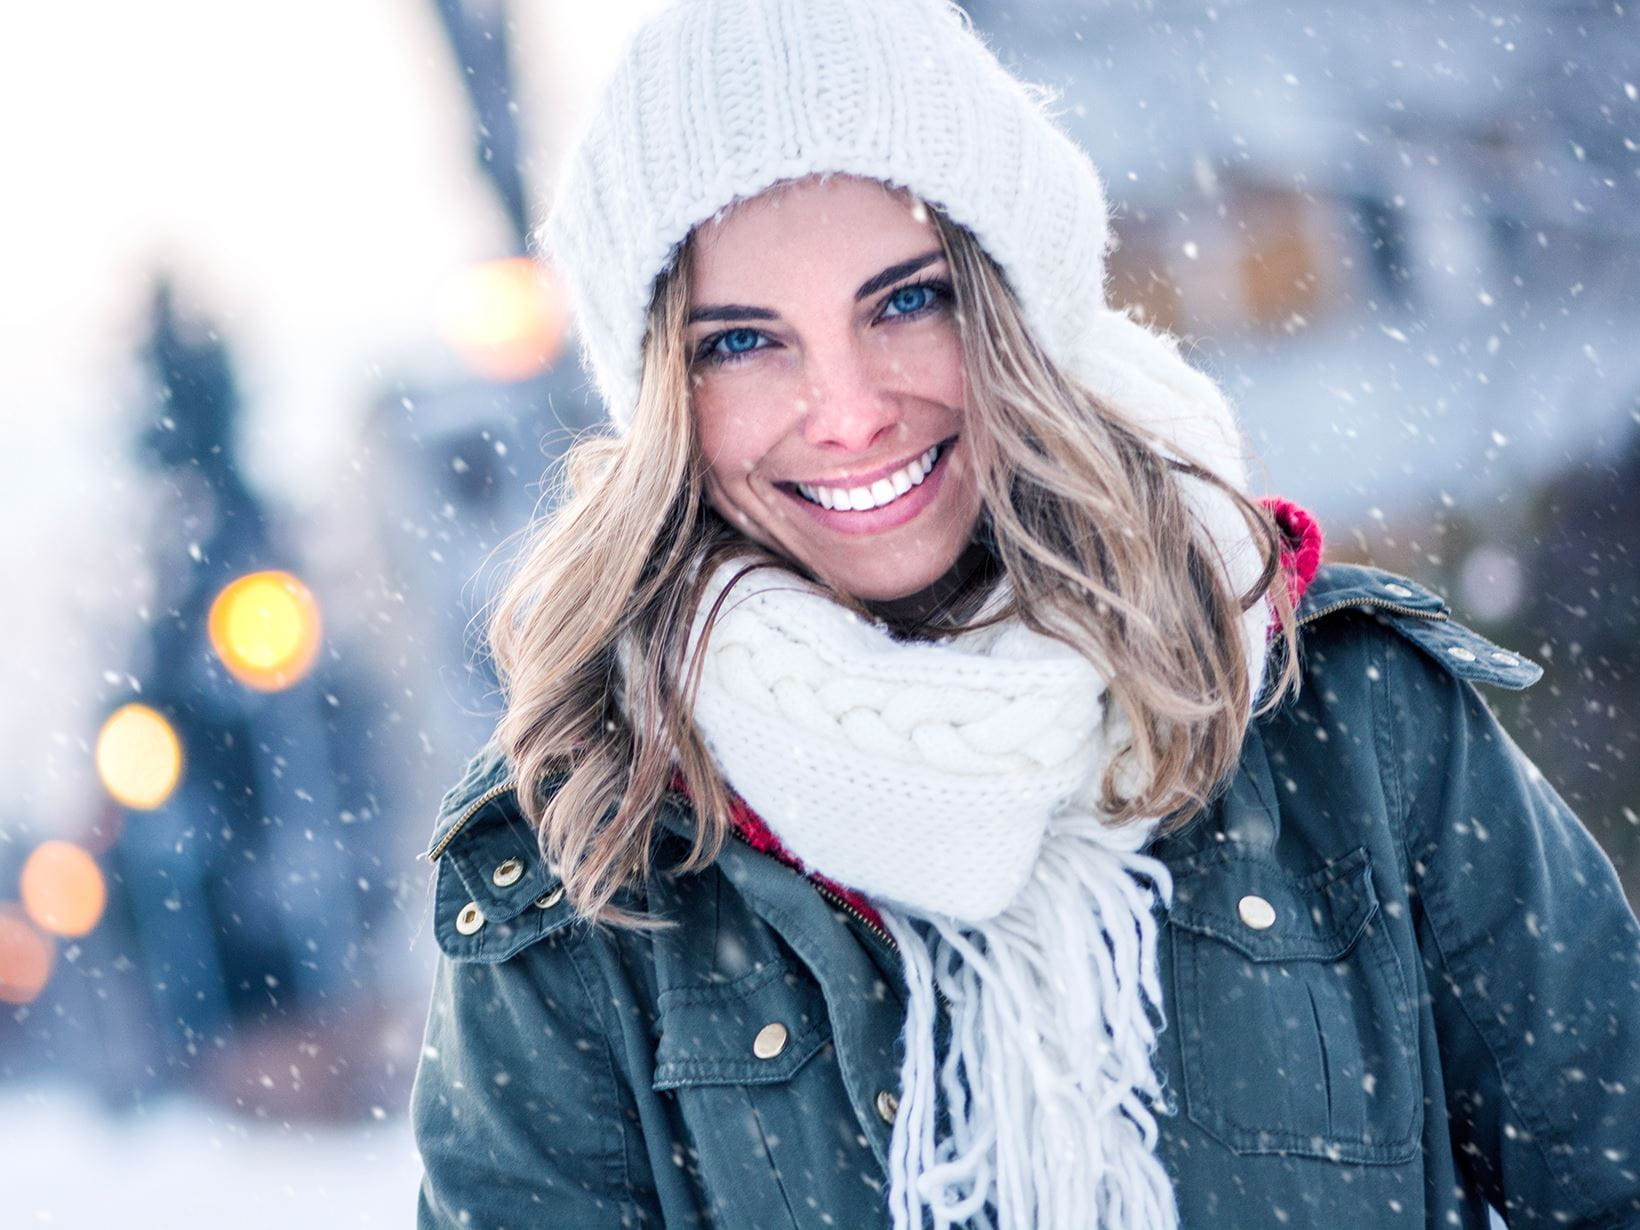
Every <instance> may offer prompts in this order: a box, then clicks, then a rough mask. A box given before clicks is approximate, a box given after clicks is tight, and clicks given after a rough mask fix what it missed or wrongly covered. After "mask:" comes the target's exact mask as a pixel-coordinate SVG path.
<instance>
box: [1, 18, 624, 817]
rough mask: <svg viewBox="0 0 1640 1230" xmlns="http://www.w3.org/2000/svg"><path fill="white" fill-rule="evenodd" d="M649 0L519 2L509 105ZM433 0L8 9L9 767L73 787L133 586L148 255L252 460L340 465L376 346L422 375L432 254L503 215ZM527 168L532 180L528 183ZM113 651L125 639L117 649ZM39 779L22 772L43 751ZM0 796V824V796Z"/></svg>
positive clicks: (49, 790) (295, 496)
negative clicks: (92, 693)
mask: <svg viewBox="0 0 1640 1230" xmlns="http://www.w3.org/2000/svg"><path fill="white" fill-rule="evenodd" d="M653 7H655V0H600V3H598V4H596V5H586V4H582V3H576V2H575V0H539V2H537V3H532V4H527V5H518V6H516V8H517V10H518V15H519V19H520V28H519V31H518V45H517V48H516V51H517V57H518V59H519V61H520V63H521V66H522V68H523V70H524V71H523V75H524V81H523V83H522V89H521V99H522V103H523V109H524V116H525V122H526V124H528V125H530V131H531V134H532V135H533V138H534V140H535V141H536V142H537V144H538V146H539V148H541V149H543V150H544V151H545V152H544V155H543V157H542V158H541V159H540V160H539V161H540V165H541V166H543V167H550V166H551V164H552V161H553V159H552V156H551V154H552V149H553V147H554V145H555V143H556V139H557V138H556V132H557V127H558V125H561V124H564V123H568V122H572V121H573V117H574V113H575V107H576V105H577V103H578V100H579V98H580V96H581V94H582V93H583V91H584V90H585V88H586V87H587V85H588V84H589V83H590V82H592V81H595V80H596V79H597V77H598V76H599V75H600V74H601V73H602V72H603V71H604V66H605V64H606V63H607V61H608V59H609V57H610V56H611V55H613V53H614V50H615V49H616V48H617V47H618V45H619V40H620V39H621V37H622V36H623V34H624V32H625V31H626V30H627V29H628V28H629V27H630V26H631V25H632V24H633V23H634V22H636V21H637V20H638V19H639V17H640V16H641V14H642V13H643V12H644V11H646V10H648V9H652V8H653ZM468 123H469V120H468V114H467V111H466V104H465V102H464V100H463V99H462V97H461V95H460V92H459V87H458V82H457V77H456V75H455V72H454V69H453V67H452V66H451V63H450V57H449V53H448V51H447V49H446V47H445V44H444V42H443V40H442V37H441V35H440V33H439V30H438V26H437V22H436V18H435V15H434V8H433V4H432V0H423V2H421V3H406V2H405V0H347V2H346V3H341V4H338V3H334V2H328V0H279V2H277V3H274V2H271V0H234V2H233V3H230V4H223V3H220V0H145V2H144V3H142V4H129V3H125V2H123V0H80V2H77V3H76V2H74V0H61V2H54V3H40V4H26V5H13V6H9V7H8V11H7V13H6V16H5V17H4V19H3V20H0V159H3V162H4V165H5V167H6V174H5V179H6V182H7V184H8V189H7V191H6V193H5V195H4V198H3V203H0V223H3V224H0V270H4V271H5V282H4V286H3V288H0V355H3V359H0V419H3V421H4V424H5V429H6V430H5V448H4V449H0V576H4V577H6V578H7V581H8V585H7V589H8V590H9V591H10V592H11V593H12V594H13V595H14V598H13V599H12V600H10V601H8V602H7V603H6V604H5V605H4V607H0V637H4V640H5V643H6V645H7V650H6V652H7V656H8V657H10V658H13V660H14V661H16V662H17V663H18V667H17V669H16V670H15V671H14V670H12V669H8V671H7V676H8V687H7V697H6V700H5V702H4V705H3V707H0V772H3V773H5V774H6V780H8V781H11V782H13V783H15V782H16V781H17V780H18V776H17V774H16V773H14V772H13V771H12V770H14V769H19V768H20V767H21V766H30V772H28V773H27V774H24V775H23V777H24V779H25V780H28V779H32V780H33V781H34V782H35V783H37V784H38V789H37V790H36V789H31V790H30V791H29V793H30V794H31V796H33V797H31V798H28V799H24V800H21V801H22V803H23V806H24V807H25V808H26V809H27V810H29V811H31V812H35V813H36V814H37V815H38V814H39V812H40V811H42V810H45V811H50V810H52V809H56V808H63V809H67V810H69V811H73V810H76V809H77V807H79V806H82V805H83V803H84V801H85V796H84V794H83V793H82V788H81V785H80V782H79V779H80V778H81V776H82V774H83V770H84V767H85V765H86V761H85V758H84V754H83V752H82V751H81V750H80V749H79V748H78V746H77V742H76V741H77V740H80V739H83V738H86V737H87V736H88V731H87V729H86V723H87V721H88V720H90V719H88V714H87V711H86V708H85V703H84V700H85V696H86V695H87V693H88V692H89V688H88V687H87V686H86V680H85V675H86V669H87V664H88V661H87V660H88V650H89V651H90V653H89V657H90V659H91V660H90V663H89V664H90V665H91V666H92V667H93V668H95V669H96V672H97V673H98V674H100V672H101V670H102V669H103V668H112V667H115V666H118V665H120V662H119V661H117V660H110V661H108V662H101V661H100V660H98V659H97V657H96V655H97V653H98V652H99V651H100V650H101V649H102V648H103V647H101V646H98V645H96V644H94V643H92V642H94V641H95V639H96V638H97V637H98V636H99V635H100V633H101V631H102V628H103V624H104V621H105V620H106V619H109V618H112V617H114V616H116V615H118V614H120V613H122V612H125V613H128V608H130V607H131V606H133V605H134V604H133V603H132V600H131V593H130V589H129V579H130V577H131V575H132V574H133V573H134V572H135V570H136V569H135V563H136V556H135V552H136V550H137V549H138V545H139V541H140V535H139V534H137V533H135V532H133V529H132V527H133V525H134V523H135V522H134V519H135V518H140V516H141V515H142V512H143V509H142V508H141V507H139V505H138V503H137V494H136V491H135V489H134V487H133V485H132V484H131V483H130V482H129V481H128V475H129V469H128V467H129V461H128V454H129V443H128V442H129V438H130V433H131V427H132V423H133V417H132V416H133V413H134V411H135V410H136V409H137V408H138V402H137V396H138V386H137V385H136V379H137V373H136V371H135V369H134V367H133V365H132V361H131V350H132V347H133V345H134V344H135V342H136V341H137V339H138V338H139V337H140V335H141V332H142V330H143V327H144V324H145V321H144V311H145V308H146V305H147V299H148V294H149V285H150V283H149V278H150V275H151V274H152V272H153V271H154V270H155V269H157V268H161V267H163V268H166V269H169V270H171V271H173V272H175V273H176V274H177V275H178V277H179V279H180V282H181V291H182V296H183V298H184V300H185V302H187V303H190V304H192V305H195V306H197V307H198V308H199V309H201V310H203V311H205V312H207V313H208V314H209V315H210V316H211V317H213V318H214V319H215V320H217V321H218V322H220V323H221V325H222V326H223V327H224V329H225V331H226V332H227V333H228V334H229V336H230V338H231V340H232V342H233V344H234V347H235V359H236V362H237V364H238V370H239V373H240V376H241V379H242V381H243V386H244V391H245V393H246V395H247V405H246V420H245V429H246V450H245V453H246V455H245V460H246V463H247V468H248V470H249V473H250V474H251V476H252V478H253V480H255V481H256V482H257V483H258V485H259V486H260V487H261V488H262V489H263V490H264V491H266V492H268V493H269V494H271V495H273V496H274V497H276V498H278V499H281V500H283V501H288V502H290V503H292V504H294V505H296V506H298V507H312V506H314V505H319V504H322V503H323V501H324V499H325V497H326V492H327V490H328V489H330V488H331V487H332V486H333V484H335V483H337V482H339V481H344V476H345V473H346V470H345V468H344V467H345V456H346V449H347V446H348V442H349V441H350V439H351V438H352V435H353V432H354V431H355V430H356V424H357V422H358V419H359V416H360V415H361V412H362V411H363V408H364V404H365V400H366V398H367V397H368V396H369V395H370V393H371V392H372V390H373V389H374V388H375V386H376V383H377V370H378V367H379V368H382V369H386V370H389V371H398V372H403V371H405V370H406V369H408V370H409V372H410V374H412V375H415V374H429V368H437V367H438V366H439V365H441V364H443V363H445V362H446V361H447V360H446V359H445V357H444V355H443V352H442V351H441V349H440V347H439V345H438V343H437V340H436V338H435V336H434V334H433V331H432V321H433V319H434V316H435V313H436V308H437V305H438V297H439V294H440V290H441V287H442V286H443V284H444V279H445V278H446V277H447V276H448V275H449V274H450V272H451V271H452V270H454V269H456V268H458V267H459V266H460V265H461V264H462V263H463V262H466V261H469V260H472V259H475V258H481V257H485V256H490V255H495V254H497V253H498V252H499V251H500V250H501V249H502V248H503V247H504V245H505V242H506V236H505V232H504V226H503V222H502V219H501V215H500V212H499V210H498V209H497V208H496V207H495V205H494V203H493V201H492V199H491V197H490V195H489V189H488V186H487V185H486V184H485V183H483V182H482V180H481V179H480V177H479V175H478V174H477V172H476V171H475V170H474V169H473V161H472V156H471V153H470V137H469V135H468V128H467V125H468ZM538 187H539V188H542V189H544V188H545V187H546V185H545V184H541V185H538ZM106 649H107V652H108V654H109V655H111V656H113V657H115V658H117V656H118V655H119V654H120V653H121V652H122V651H123V649H124V646H123V645H114V646H107V647H106ZM42 767H43V768H44V769H45V774H44V776H45V779H46V780H44V781H41V773H40V771H41V769H42ZM7 796H11V797H12V798H13V799H15V797H16V795H15V791H7V792H5V794H0V830H3V829H4V827H5V823H6V819H7V812H6V810H5V809H6V807H7Z"/></svg>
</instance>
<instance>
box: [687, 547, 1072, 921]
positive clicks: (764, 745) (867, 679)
mask: <svg viewBox="0 0 1640 1230" xmlns="http://www.w3.org/2000/svg"><path fill="white" fill-rule="evenodd" d="M737 571H738V569H736V568H735V567H734V566H733V565H726V566H725V567H724V568H723V570H722V571H720V573H719V574H718V576H717V577H716V578H714V582H713V585H712V587H711V589H710V590H709V591H708V594H707V597H706V599H705V600H704V601H703V603H702V607H701V609H702V611H703V612H704V611H706V610H709V609H711V606H712V604H713V600H714V599H715V596H716V594H717V593H718V592H721V590H722V588H723V587H724V586H725V585H726V584H727V583H728V581H729V579H730V578H732V576H733V575H734V574H735V573H736V572H737ZM698 627H699V625H698V624H697V635H698ZM1103 694H1104V684H1103V683H1102V682H1101V680H1100V679H1099V676H1098V674H1097V673H1096V672H1095V671H1094V670H1093V668H1092V667H1091V666H1090V665H1089V664H1088V663H1087V662H1086V661H1085V660H1084V659H1082V658H1081V657H1080V656H1078V655H1077V654H1075V653H1074V652H1073V651H1071V650H1070V649H1068V648H1067V647H1066V646H1064V645H1062V644H1060V643H1059V642H1057V641H1053V640H1050V639H1049V638H1046V637H1041V636H1038V635H1036V634H1034V633H1031V632H1029V631H1027V630H1026V629H1024V628H1023V627H1013V628H1009V629H1007V630H1006V631H1004V632H1003V633H1002V634H1000V635H997V634H996V632H995V630H994V629H990V630H985V631H982V632H980V633H977V634H972V637H971V638H970V639H969V640H968V641H967V642H966V643H946V644H901V643H898V642H895V641H894V640H892V639H891V638H890V637H889V636H888V635H887V633H885V632H884V631H882V630H881V629H879V628H877V627H874V626H872V625H870V624H868V623H865V622H863V621H861V620H859V619H858V618H857V617H855V616H854V615H853V614H852V613H851V612H849V611H846V610H844V609H843V608H841V607H839V606H837V605H836V604H835V603H832V602H831V601H829V600H828V599H826V598H824V597H823V596H822V595H821V594H819V593H818V592H817V591H815V590H813V589H812V588H811V587H809V586H808V585H807V584H806V583H805V582H803V581H801V580H799V579H797V578H795V577H793V576H792V575H791V574H789V573H783V572H774V571H772V570H759V571H756V572H753V573H752V574H750V575H749V576H747V577H746V578H744V579H743V580H742V581H741V582H740V583H739V585H738V586H736V587H735V589H734V591H733V593H732V594H731V595H730V597H729V598H728V600H727V601H726V602H725V603H724V606H723V609H722V611H721V612H720V613H719V616H718V620H717V623H716V625H715V626H714V628H713V630H712V634H711V642H710V651H709V653H708V654H707V656H706V659H705V663H704V668H703V673H702V676H701V683H700V690H699V692H698V694H697V696H696V701H695V720H696V722H697V723H698V724H699V726H700V728H701V730H702V732H703V733H704V734H705V735H706V738H707V742H708V744H709V745H710V747H711V749H712V752H713V755H714V757H715V758H716V759H717V762H718V765H719V767H720V768H721V769H722V770H723V772H724V775H725V777H726V778H727V779H728V780H729V781H730V782H732V783H733V784H734V788H735V791H736V793H738V794H739V795H740V796H741V797H742V798H743V799H745V800H746V802H747V803H748V804H750V805H751V807H752V809H753V810H754V811H756V812H757V814H758V815H759V816H761V817H762V818H763V820H764V821H765V823H767V824H768V826H769V827H770V828H771V829H772V830H773V831H774V832H775V833H776V834H777V835H778V836H779V838H780V840H781V842H782V843H783V844H784V845H785V846H786V848H787V849H788V850H790V851H791V853H792V854H794V855H796V856H797V858H798V859H800V860H801V861H802V862H803V864H804V865H805V866H808V867H814V868H818V869H821V870H823V871H824V872H825V874H826V875H828V876H830V877H831V878H833V879H835V880H838V881H840V882H841V883H843V884H846V885H848V886H849V887H850V888H854V889H858V890H860V891H862V892H864V893H865V894H866V895H867V896H868V897H872V898H877V899H882V900H887V901H900V902H904V903H906V904H909V905H914V906H916V907H917V908H919V909H922V910H932V911H937V912H940V913H949V914H955V915H959V916H962V917H968V918H985V917H989V916H990V915H992V914H994V913H996V912H997V911H999V910H1000V909H1002V908H1003V906H1005V905H1006V904H1007V903H1008V902H1009V901H1010V900H1012V899H1013V897H1014V895H1015V894H1016V893H1017V892H1018V891H1019V889H1020V887H1021V886H1022V885H1023V884H1024V882H1025V878H1026V876H1027V875H1028V874H1029V871H1030V867H1031V864H1032V862H1033V861H1034V860H1035V857H1036V851H1037V846H1038V844H1039V843H1040V841H1041V836H1042V832H1043V828H1044V826H1045V824H1046V823H1047V818H1048V814H1049V811H1050V810H1051V809H1052V807H1053V805H1054V804H1055V803H1056V802H1057V801H1059V800H1060V799H1063V798H1065V797H1066V796H1068V795H1070V794H1072V793H1073V792H1074V791H1075V790H1076V789H1077V788H1078V787H1079V786H1081V785H1082V784H1083V783H1084V781H1085V779H1086V778H1087V775H1088V770H1089V766H1090V765H1091V764H1093V763H1095V762H1096V761H1099V760H1102V759H1103V758H1104V757H1103V753H1102V732H1101V723H1100V717H1101V710H1102V705H1101V697H1102V696H1103ZM819 800H824V802H823V803H821V804H820V805H819V806H818V807H817V806H816V802H817V801H819ZM863 831H868V832H863ZM953 832H959V833H961V834H963V840H962V841H961V842H954V841H952V840H951V834H952V833H953ZM910 867H920V868H923V869H924V870H922V871H921V872H919V873H918V874H916V875H914V876H908V875H907V868H910Z"/></svg>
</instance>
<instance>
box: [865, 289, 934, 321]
mask: <svg viewBox="0 0 1640 1230" xmlns="http://www.w3.org/2000/svg"><path fill="white" fill-rule="evenodd" d="M950 298H951V288H950V287H949V286H948V285H946V284H945V283H943V282H914V283H912V284H911V285H910V286H901V287H900V288H899V289H897V290H895V291H894V293H893V294H891V295H889V297H888V299H887V301H886V302H885V303H884V304H883V310H882V312H881V313H880V317H881V318H887V319H890V320H893V319H896V318H898V317H904V316H917V315H920V314H922V313H923V312H926V311H929V310H930V309H932V308H936V307H938V306H940V304H942V303H944V302H947V301H948V300H949V299H950Z"/></svg>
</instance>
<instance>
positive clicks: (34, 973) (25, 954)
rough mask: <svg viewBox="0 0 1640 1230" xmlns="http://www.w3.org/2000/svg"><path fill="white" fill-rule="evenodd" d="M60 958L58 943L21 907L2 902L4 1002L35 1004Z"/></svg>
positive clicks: (0, 985) (0, 988)
mask: <svg viewBox="0 0 1640 1230" xmlns="http://www.w3.org/2000/svg"><path fill="white" fill-rule="evenodd" d="M56 961H57V945H56V942H55V941H53V940H52V938H51V937H50V936H49V935H42V934H40V932H39V931H38V930H36V929H35V927H34V925H33V924H32V923H30V922H29V920H28V918H27V916H26V915H24V913H23V911H22V910H20V909H18V908H17V906H15V905H13V904H12V903H10V902H5V903H3V904H0V1003H6V1004H30V1003H33V1002H34V1000H35V999H36V998H38V997H39V994H40V992H41V991H43V990H45V986H46V982H47V981H48V980H49V979H50V978H51V967H52V966H53V965H55V964H56Z"/></svg>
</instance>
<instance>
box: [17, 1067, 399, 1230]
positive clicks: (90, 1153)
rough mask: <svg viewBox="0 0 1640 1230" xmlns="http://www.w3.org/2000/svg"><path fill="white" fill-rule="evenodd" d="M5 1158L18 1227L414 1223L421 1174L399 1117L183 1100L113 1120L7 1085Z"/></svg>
mask: <svg viewBox="0 0 1640 1230" xmlns="http://www.w3.org/2000/svg"><path fill="white" fill-rule="evenodd" d="M0 1157H3V1158H4V1162H3V1163H0V1175H3V1179H0V1225H4V1226H6V1227H11V1228H15V1230H30V1228H32V1227H36V1226H48V1227H52V1228H53V1230H107V1228H108V1227H109V1226H110V1225H117V1226H120V1227H121V1228H122V1230H195V1228H198V1230H206V1228H207V1227H208V1228H210V1230H217V1228H218V1227H231V1228H232V1230H275V1228H277V1230H289V1228H290V1227H292V1226H324V1227H327V1228H328V1227H335V1228H336V1230H355V1228H362V1227H378V1226H380V1227H404V1226H408V1225H412V1224H413V1223H414V1220H415V1200H416V1184H417V1183H418V1182H419V1180H420V1176H421V1167H420V1164H419V1163H418V1161H417V1160H416V1154H415V1148H414V1146H413V1144H412V1143H411V1138H410V1125H409V1123H408V1122H407V1121H406V1120H405V1119H404V1118H403V1117H394V1118H389V1119H384V1120H381V1121H379V1122H372V1123H369V1124H365V1125H355V1126H349V1127H315V1126H311V1125H296V1124H286V1125H281V1124H278V1123H264V1122H258V1121H255V1120H247V1119H244V1118H240V1117H236V1116H233V1115H231V1114H228V1113H226V1112H224V1111H222V1110H220V1109H218V1108H215V1107H212V1106H208V1105H204V1104H201V1103H197V1102H191V1101H186V1100H181V1099H178V1100H173V1101H169V1102H163V1103H156V1104H154V1105H152V1106H149V1107H147V1108H146V1109H145V1110H144V1111H142V1112H141V1113H138V1114H128V1115H124V1116H119V1117H111V1116H110V1115H109V1114H108V1113H107V1111H106V1110H105V1109H104V1108H103V1107H101V1106H100V1105H98V1104H97V1103H96V1102H95V1101H93V1100H91V1099H89V1098H87V1097H86V1096H85V1095H83V1094H81V1093H79V1092H77V1091H73V1090H68V1089H62V1088H56V1087H50V1086H41V1087H34V1088H25V1089H17V1088H12V1089H5V1090H0Z"/></svg>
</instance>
